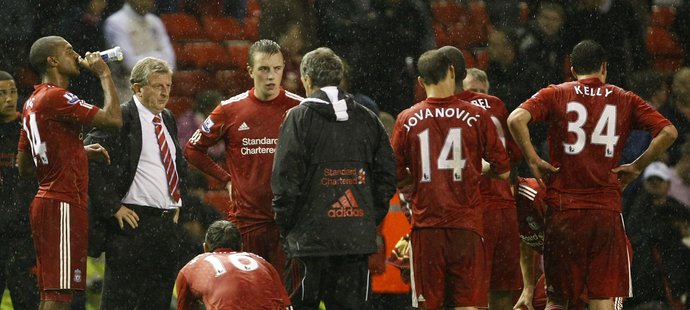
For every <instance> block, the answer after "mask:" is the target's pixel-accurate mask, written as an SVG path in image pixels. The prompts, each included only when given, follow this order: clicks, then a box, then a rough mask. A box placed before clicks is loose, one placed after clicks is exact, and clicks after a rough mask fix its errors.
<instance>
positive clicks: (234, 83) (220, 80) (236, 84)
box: [215, 69, 253, 96]
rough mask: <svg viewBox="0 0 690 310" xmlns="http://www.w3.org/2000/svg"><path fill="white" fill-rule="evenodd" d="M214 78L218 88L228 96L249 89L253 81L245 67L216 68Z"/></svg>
mask: <svg viewBox="0 0 690 310" xmlns="http://www.w3.org/2000/svg"><path fill="white" fill-rule="evenodd" d="M215 78H216V85H218V89H219V90H220V91H222V92H223V93H225V94H227V95H228V96H234V95H237V94H239V93H241V92H243V91H245V90H248V89H250V88H251V87H252V85H253V81H252V79H251V77H249V74H248V73H247V70H245V69H237V70H218V71H216V76H215Z"/></svg>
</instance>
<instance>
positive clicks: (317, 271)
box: [288, 255, 371, 310]
mask: <svg viewBox="0 0 690 310" xmlns="http://www.w3.org/2000/svg"><path fill="white" fill-rule="evenodd" d="M293 260H294V261H293V264H296V265H297V266H296V267H297V269H298V270H299V272H298V273H299V277H300V279H299V283H300V285H299V286H298V287H297V289H296V290H295V291H294V292H291V293H292V295H291V296H290V300H291V301H292V306H293V307H294V309H295V310H303V309H304V310H306V309H309V310H317V309H319V303H320V302H321V301H323V302H324V304H325V305H326V309H328V310H359V309H367V307H368V303H369V299H370V298H371V281H370V277H369V276H370V275H369V262H368V256H367V255H342V256H315V257H298V258H294V259H293ZM291 280H292V279H288V282H291V283H295V282H294V281H291Z"/></svg>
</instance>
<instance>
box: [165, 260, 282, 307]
mask: <svg viewBox="0 0 690 310" xmlns="http://www.w3.org/2000/svg"><path fill="white" fill-rule="evenodd" d="M175 284H176V287H177V309H178V310H189V309H197V301H198V300H203V302H204V305H205V306H206V309H237V310H243V309H271V310H278V309H281V310H284V309H286V307H288V306H290V298H289V297H288V294H287V291H286V290H285V287H284V286H283V282H282V280H281V277H280V275H279V274H278V272H277V271H276V270H275V268H273V266H272V265H271V264H269V263H268V262H267V261H266V260H264V259H263V258H261V257H260V256H258V255H255V254H252V253H247V252H231V251H229V250H216V251H214V252H213V253H204V254H201V255H199V256H197V257H195V258H194V259H192V260H191V261H190V262H189V263H187V265H185V266H184V267H183V268H182V270H180V273H179V274H178V275H177V281H176V283H175Z"/></svg>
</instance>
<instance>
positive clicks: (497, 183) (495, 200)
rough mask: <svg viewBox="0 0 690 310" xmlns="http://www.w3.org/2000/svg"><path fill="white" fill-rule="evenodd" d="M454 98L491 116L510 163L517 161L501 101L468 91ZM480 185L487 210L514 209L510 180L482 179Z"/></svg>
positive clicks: (514, 145)
mask: <svg viewBox="0 0 690 310" xmlns="http://www.w3.org/2000/svg"><path fill="white" fill-rule="evenodd" d="M456 97H458V98H459V99H460V100H464V101H467V102H469V103H471V104H473V105H476V106H478V107H480V108H482V109H484V110H486V111H488V112H489V114H491V121H492V122H493V124H494V125H495V126H496V132H497V133H498V137H499V139H501V143H502V144H503V147H505V148H506V151H508V156H510V159H511V161H513V162H515V161H517V160H518V158H519V156H520V155H519V154H520V151H519V148H518V147H517V144H515V142H514V141H513V137H512V136H511V135H510V132H509V131H508V114H509V113H508V109H507V108H506V105H505V103H503V100H501V99H499V98H498V97H494V96H491V95H487V94H483V93H477V92H473V91H468V90H466V91H463V92H462V93H459V94H457V95H456ZM480 184H481V185H480V188H481V193H482V196H483V197H484V200H486V202H487V204H486V206H487V207H488V208H496V209H508V208H515V199H514V198H513V191H512V190H511V185H510V180H498V179H493V178H488V177H482V181H481V183H480Z"/></svg>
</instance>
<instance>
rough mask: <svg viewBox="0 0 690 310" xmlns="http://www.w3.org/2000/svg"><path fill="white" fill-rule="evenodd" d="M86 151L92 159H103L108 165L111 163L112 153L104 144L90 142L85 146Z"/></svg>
mask: <svg viewBox="0 0 690 310" xmlns="http://www.w3.org/2000/svg"><path fill="white" fill-rule="evenodd" d="M84 151H86V156H87V157H88V158H89V159H90V160H99V159H102V160H103V161H104V162H105V163H106V164H107V165H110V154H108V150H106V149H105V148H104V147H103V146H101V145H100V144H98V143H95V144H89V145H86V146H84Z"/></svg>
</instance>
